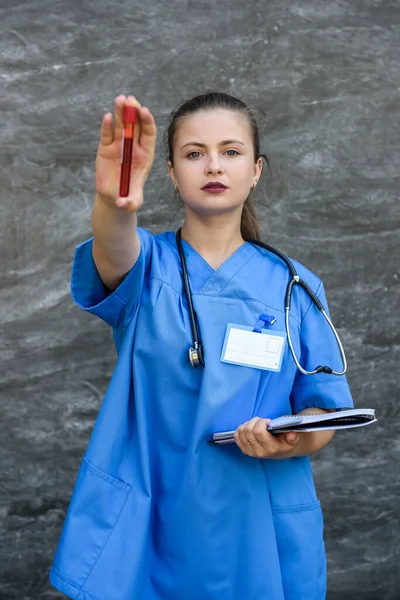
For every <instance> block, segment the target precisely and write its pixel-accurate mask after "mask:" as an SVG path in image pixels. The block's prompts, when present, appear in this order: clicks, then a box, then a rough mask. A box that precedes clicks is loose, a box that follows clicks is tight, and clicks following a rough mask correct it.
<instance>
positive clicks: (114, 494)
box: [50, 229, 353, 600]
mask: <svg viewBox="0 0 400 600" xmlns="http://www.w3.org/2000/svg"><path fill="white" fill-rule="evenodd" d="M138 232H139V237H140V242H141V252H140V256H139V259H138V261H137V263H136V265H135V266H134V267H133V268H132V270H131V271H130V272H129V273H128V274H127V275H126V277H125V279H124V280H123V282H122V283H121V284H120V286H119V287H118V288H117V289H116V290H115V291H114V292H113V293H111V294H109V295H107V292H106V290H105V288H104V285H103V283H102V281H101V279H100V276H99V274H98V272H97V269H96V267H95V264H94V262H93V258H92V243H93V240H92V239H90V240H88V241H86V242H84V243H83V244H81V245H80V246H78V247H77V249H76V252H75V256H74V262H73V269H72V281H71V292H72V296H73V299H74V301H75V302H76V303H77V305H78V306H79V307H81V308H82V309H83V310H86V311H88V312H90V313H92V314H94V315H97V316H98V317H100V318H101V319H102V320H103V321H105V322H106V323H108V324H109V325H110V326H111V327H112V328H113V333H114V339H115V344H116V348H117V352H118V361H117V364H116V367H115V370H114V373H113V376H112V379H111V382H110V384H109V387H108V389H107V392H106V395H105V398H104V401H103V404H102V406H101V409H100V411H99V414H98V417H97V420H96V423H95V426H94V429H93V433H92V436H91V439H90V442H89V446H88V448H87V451H86V453H85V455H84V456H83V459H82V463H81V466H80V469H79V473H78V476H77V480H76V484H75V487H74V491H73V495H72V498H71V502H70V505H69V508H68V512H67V515H66V518H65V523H64V527H63V530H62V534H61V539H60V541H59V545H58V548H57V552H56V555H55V558H54V562H53V565H52V569H51V573H50V580H51V582H52V584H53V585H54V586H55V587H56V588H58V589H59V590H60V591H62V592H63V593H65V594H67V595H68V596H70V597H71V598H76V599H77V600H243V599H244V598H245V599H251V600H323V599H324V598H325V593H326V558H325V550H324V542H323V519H322V513H321V507H320V503H319V500H318V498H317V495H316V492H315V487H314V482H313V477H312V471H311V466H310V461H309V458H308V457H296V458H291V459H284V460H273V459H257V458H251V457H249V456H246V455H244V454H243V453H242V452H241V451H240V449H239V448H238V447H237V446H236V444H232V445H224V446H216V445H213V444H210V443H208V441H207V440H208V439H209V438H210V435H211V434H212V433H213V432H214V431H221V430H227V429H235V428H236V427H237V426H238V425H240V424H241V423H242V422H244V421H247V420H248V419H250V418H252V417H253V416H256V415H257V416H261V417H270V418H274V417H278V416H280V415H283V414H292V413H296V412H298V411H300V410H302V409H304V408H307V407H321V408H350V407H352V406H353V402H352V398H351V395H350V391H349V387H348V384H347V381H346V378H345V377H344V376H342V377H336V376H334V375H327V374H324V373H322V374H319V375H313V376H305V375H302V374H301V373H300V372H299V371H298V370H297V369H296V366H295V364H294V361H293V359H292V356H291V354H290V351H289V348H288V345H287V344H286V349H285V354H284V357H283V362H282V367H281V371H280V372H279V373H275V372H271V371H266V370H260V369H253V368H250V367H243V366H238V365H233V364H228V363H224V362H221V360H220V357H221V350H222V346H223V341H224V337H225V331H226V326H227V323H228V322H233V323H237V324H241V325H249V326H254V325H255V324H256V322H257V321H258V316H259V315H260V314H261V313H268V314H271V315H273V316H275V317H276V319H277V321H276V323H275V324H274V326H273V329H275V330H276V331H284V330H285V325H284V317H285V315H284V306H283V304H284V295H285V290H286V285H287V282H288V279H289V272H288V269H287V266H286V265H285V263H284V262H282V260H281V259H279V258H278V257H276V256H275V255H273V254H271V253H269V252H268V251H267V250H264V249H261V248H259V247H256V246H254V245H252V244H250V243H248V242H245V243H244V244H243V245H242V246H241V247H240V248H239V249H238V250H237V251H236V252H235V253H234V254H233V255H232V256H231V257H230V258H228V260H226V262H224V263H223V264H222V265H221V266H220V267H219V268H218V269H217V270H213V269H212V268H211V267H210V266H209V265H208V264H207V262H206V261H205V260H204V259H203V258H202V257H201V256H200V255H199V254H198V253H197V252H196V251H195V250H194V249H193V248H192V247H191V246H190V245H189V244H188V243H186V242H185V241H183V248H184V252H185V256H186V259H187V263H188V273H189V281H190V285H191V289H192V292H193V302H194V308H195V310H196V313H197V316H198V321H199V326H200V331H201V335H202V341H203V346H204V351H205V361H206V366H205V368H204V369H202V368H198V369H194V368H193V367H192V366H191V365H190V363H189V359H188V349H189V347H190V346H191V344H192V337H191V329H190V322H189V317H188V310H187V304H186V300H185V296H184V293H183V287H182V273H181V265H180V259H179V254H178V251H177V247H176V242H175V234H174V233H173V232H167V233H163V234H160V235H155V236H153V235H151V234H150V233H149V232H147V231H145V230H143V229H139V230H138ZM293 262H294V264H295V267H296V268H297V270H298V273H299V275H300V276H301V277H302V278H303V279H304V280H305V281H306V282H307V283H308V284H309V285H310V286H311V288H312V289H313V290H314V291H315V293H316V294H317V295H318V297H319V298H320V300H321V302H322V303H323V304H324V306H325V307H326V308H327V305H326V298H325V294H324V289H323V285H322V282H321V281H320V280H319V279H318V277H316V276H315V275H314V274H313V273H311V272H310V271H309V270H307V269H306V268H305V267H303V266H302V265H301V264H299V263H297V262H295V261H293ZM290 324H291V332H292V337H293V343H294V346H295V349H296V352H297V355H298V356H300V357H301V364H302V365H303V366H305V367H306V368H307V369H309V370H311V369H313V368H314V367H315V366H316V365H320V364H327V365H329V366H331V367H332V368H335V369H337V370H341V361H340V356H339V351H338V347H337V343H336V341H335V339H334V336H333V334H332V333H331V332H330V330H329V327H328V325H327V324H326V322H325V320H324V319H323V317H322V316H321V314H320V313H319V311H318V309H317V308H316V307H315V306H314V305H313V304H312V303H311V300H310V298H309V296H308V295H307V294H306V293H305V292H304V290H302V289H300V288H299V286H296V287H295V289H294V292H293V297H292V310H291V316H290Z"/></svg>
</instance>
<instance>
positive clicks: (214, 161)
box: [206, 152, 223, 173]
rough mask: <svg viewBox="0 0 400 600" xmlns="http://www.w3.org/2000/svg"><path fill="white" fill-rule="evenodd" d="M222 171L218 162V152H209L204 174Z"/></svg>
mask: <svg viewBox="0 0 400 600" xmlns="http://www.w3.org/2000/svg"><path fill="white" fill-rule="evenodd" d="M222 171H223V169H222V166H221V162H220V157H219V154H218V152H215V153H214V152H211V153H210V154H209V158H208V162H207V166H206V172H207V173H222Z"/></svg>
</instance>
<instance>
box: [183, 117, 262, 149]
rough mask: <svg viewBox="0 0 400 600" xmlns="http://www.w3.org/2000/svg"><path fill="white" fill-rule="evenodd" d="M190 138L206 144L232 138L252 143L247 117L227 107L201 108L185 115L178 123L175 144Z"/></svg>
mask: <svg viewBox="0 0 400 600" xmlns="http://www.w3.org/2000/svg"><path fill="white" fill-rule="evenodd" d="M189 138H190V140H193V141H195V140H196V141H199V142H202V143H205V144H206V143H207V144H212V143H214V142H215V143H218V142H220V141H221V140H225V139H232V138H235V139H239V140H241V141H243V142H244V143H249V144H251V143H252V138H251V131H250V124H249V122H248V120H247V117H246V116H245V115H243V114H242V113H240V112H238V111H233V110H225V109H212V110H211V109H209V110H201V111H198V112H196V113H194V114H192V115H187V116H186V117H184V118H183V119H182V120H181V121H180V123H179V125H178V128H177V131H176V137H175V144H177V145H181V144H184V143H185V141H187V140H189Z"/></svg>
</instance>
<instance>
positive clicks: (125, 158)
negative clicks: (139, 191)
mask: <svg viewBox="0 0 400 600" xmlns="http://www.w3.org/2000/svg"><path fill="white" fill-rule="evenodd" d="M137 114H138V109H137V108H136V106H124V112H123V116H122V120H123V122H124V136H123V140H122V151H121V178H120V182H119V195H120V196H121V197H122V198H126V197H127V196H128V194H129V182H130V179H131V166H132V148H133V134H134V128H135V123H136V120H137Z"/></svg>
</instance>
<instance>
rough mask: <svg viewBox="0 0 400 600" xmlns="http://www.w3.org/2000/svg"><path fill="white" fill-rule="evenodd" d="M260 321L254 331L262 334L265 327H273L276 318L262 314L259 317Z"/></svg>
mask: <svg viewBox="0 0 400 600" xmlns="http://www.w3.org/2000/svg"><path fill="white" fill-rule="evenodd" d="M258 319H259V320H258V321H257V323H256V324H255V326H254V329H253V331H255V332H256V333H261V330H262V329H264V327H265V326H266V325H269V326H271V325H273V324H274V323H275V322H276V319H275V317H273V316H272V315H266V314H265V313H262V314H261V315H260V316H259V317H258Z"/></svg>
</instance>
